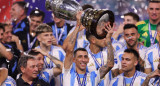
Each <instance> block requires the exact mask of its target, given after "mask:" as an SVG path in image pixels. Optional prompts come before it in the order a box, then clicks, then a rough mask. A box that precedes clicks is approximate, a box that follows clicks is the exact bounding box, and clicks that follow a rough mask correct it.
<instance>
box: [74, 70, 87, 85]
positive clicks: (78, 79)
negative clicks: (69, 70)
mask: <svg viewBox="0 0 160 86" xmlns="http://www.w3.org/2000/svg"><path fill="white" fill-rule="evenodd" d="M76 76H77V81H78V85H79V86H85V83H86V77H87V72H86V73H85V74H84V76H83V81H82V83H81V80H80V77H79V74H78V73H77V72H76Z"/></svg>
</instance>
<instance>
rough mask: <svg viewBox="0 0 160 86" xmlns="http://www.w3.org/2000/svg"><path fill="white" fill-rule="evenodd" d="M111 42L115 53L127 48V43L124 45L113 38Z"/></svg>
mask: <svg viewBox="0 0 160 86" xmlns="http://www.w3.org/2000/svg"><path fill="white" fill-rule="evenodd" d="M111 40H112V46H113V48H114V50H115V51H118V50H120V49H121V48H123V47H124V46H125V42H124V43H122V42H119V41H117V40H115V39H114V38H111Z"/></svg>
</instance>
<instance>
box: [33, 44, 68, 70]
mask: <svg viewBox="0 0 160 86" xmlns="http://www.w3.org/2000/svg"><path fill="white" fill-rule="evenodd" d="M36 48H40V46H38V47H36ZM49 54H50V55H52V56H54V57H56V58H57V59H59V60H60V61H62V62H63V60H64V58H65V56H66V53H65V52H64V50H63V49H62V48H60V47H57V46H53V45H51V49H50V52H49ZM44 64H45V68H53V67H55V66H56V65H55V64H54V63H53V62H52V61H51V60H50V59H49V58H48V57H46V56H44Z"/></svg>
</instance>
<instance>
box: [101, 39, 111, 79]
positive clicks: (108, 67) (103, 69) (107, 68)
mask: <svg viewBox="0 0 160 86" xmlns="http://www.w3.org/2000/svg"><path fill="white" fill-rule="evenodd" d="M107 51H108V58H107V64H105V65H104V66H102V67H101V68H100V78H101V79H102V78H103V77H104V76H105V75H106V74H107V73H108V72H109V71H110V70H111V69H112V67H113V66H114V53H113V47H112V44H111V41H109V42H107Z"/></svg>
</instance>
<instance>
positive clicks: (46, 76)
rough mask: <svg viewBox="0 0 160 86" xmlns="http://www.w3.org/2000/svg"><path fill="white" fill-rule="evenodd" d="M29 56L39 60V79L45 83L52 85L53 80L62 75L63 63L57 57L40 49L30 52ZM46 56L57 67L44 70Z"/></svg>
mask: <svg viewBox="0 0 160 86" xmlns="http://www.w3.org/2000/svg"><path fill="white" fill-rule="evenodd" d="M28 54H29V55H32V56H34V57H35V59H36V60H37V62H38V72H39V77H40V78H42V79H43V80H44V81H46V82H48V83H50V81H51V79H52V78H54V77H57V76H58V75H59V74H61V72H62V66H63V63H62V62H61V61H60V60H58V59H57V58H56V57H54V56H52V55H49V54H48V53H46V52H45V51H43V50H41V49H40V48H35V49H34V50H31V51H29V52H28ZM44 55H45V56H47V57H48V58H49V59H51V60H52V61H53V63H54V64H55V65H56V67H53V68H44Z"/></svg>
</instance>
